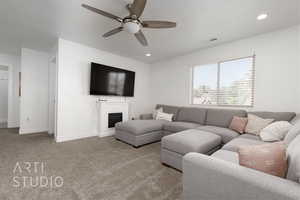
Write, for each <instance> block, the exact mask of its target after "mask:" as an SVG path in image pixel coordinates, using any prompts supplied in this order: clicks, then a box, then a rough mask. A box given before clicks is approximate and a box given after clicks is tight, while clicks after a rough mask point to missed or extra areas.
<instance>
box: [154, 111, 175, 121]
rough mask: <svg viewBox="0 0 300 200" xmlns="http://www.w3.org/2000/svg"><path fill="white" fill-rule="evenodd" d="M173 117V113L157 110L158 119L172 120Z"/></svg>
mask: <svg viewBox="0 0 300 200" xmlns="http://www.w3.org/2000/svg"><path fill="white" fill-rule="evenodd" d="M172 119H173V114H168V113H164V112H160V111H158V112H157V115H156V120H166V121H169V122H171V121H172Z"/></svg>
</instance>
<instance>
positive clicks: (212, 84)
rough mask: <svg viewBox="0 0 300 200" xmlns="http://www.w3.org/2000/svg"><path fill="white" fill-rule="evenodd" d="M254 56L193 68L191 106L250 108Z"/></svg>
mask: <svg viewBox="0 0 300 200" xmlns="http://www.w3.org/2000/svg"><path fill="white" fill-rule="evenodd" d="M254 62H255V56H251V57H247V58H241V59H235V60H230V61H225V62H219V63H217V64H210V65H202V66H196V67H194V68H193V87H192V90H193V91H192V104H201V105H217V106H245V107H250V106H253V93H254V92H253V91H254Z"/></svg>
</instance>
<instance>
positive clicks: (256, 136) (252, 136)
mask: <svg viewBox="0 0 300 200" xmlns="http://www.w3.org/2000/svg"><path fill="white" fill-rule="evenodd" d="M239 138H246V139H251V140H261V139H260V137H259V136H258V135H252V134H248V133H246V134H243V135H241V136H239Z"/></svg>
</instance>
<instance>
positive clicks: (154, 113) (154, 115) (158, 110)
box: [152, 107, 164, 119]
mask: <svg viewBox="0 0 300 200" xmlns="http://www.w3.org/2000/svg"><path fill="white" fill-rule="evenodd" d="M157 112H164V111H163V108H162V107H160V108H157V109H156V110H154V111H153V114H152V115H153V119H156V116H157Z"/></svg>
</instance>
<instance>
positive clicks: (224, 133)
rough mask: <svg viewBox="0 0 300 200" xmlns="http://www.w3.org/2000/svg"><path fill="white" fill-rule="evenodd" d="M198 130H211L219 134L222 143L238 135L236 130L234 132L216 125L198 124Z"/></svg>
mask: <svg viewBox="0 0 300 200" xmlns="http://www.w3.org/2000/svg"><path fill="white" fill-rule="evenodd" d="M197 129H198V130H202V131H207V132H211V133H214V134H217V135H219V136H221V138H222V142H223V143H224V144H226V143H228V142H229V141H231V140H233V139H234V138H236V137H238V136H240V134H239V133H238V132H235V131H233V130H231V129H229V128H222V127H217V126H200V127H198V128H197Z"/></svg>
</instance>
